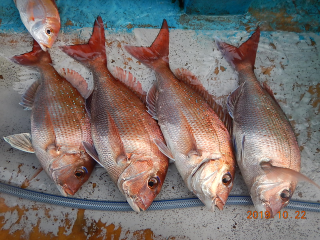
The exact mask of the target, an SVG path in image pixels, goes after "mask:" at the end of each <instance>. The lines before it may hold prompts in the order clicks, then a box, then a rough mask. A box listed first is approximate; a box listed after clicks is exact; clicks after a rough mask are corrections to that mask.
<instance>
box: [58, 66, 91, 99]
mask: <svg viewBox="0 0 320 240" xmlns="http://www.w3.org/2000/svg"><path fill="white" fill-rule="evenodd" d="M60 75H61V76H62V77H64V78H65V79H66V80H67V81H68V82H69V83H70V84H71V85H72V86H73V87H74V88H76V89H77V90H78V91H79V93H80V94H81V96H82V97H83V98H85V99H87V98H88V97H89V96H90V95H91V92H92V90H89V87H88V83H87V81H86V80H85V79H84V78H83V77H82V76H81V75H80V74H79V73H77V72H76V71H74V70H71V69H69V68H67V69H64V68H62V69H61V71H60Z"/></svg>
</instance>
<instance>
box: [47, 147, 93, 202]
mask: <svg viewBox="0 0 320 240" xmlns="http://www.w3.org/2000/svg"><path fill="white" fill-rule="evenodd" d="M51 152H55V153H54V154H51V156H52V155H54V156H53V157H54V159H53V161H52V163H51V164H50V166H49V173H50V175H51V177H52V179H53V181H54V182H55V183H56V185H57V187H58V189H59V191H60V192H61V194H62V195H64V196H68V195H74V194H75V193H76V192H77V191H78V190H79V188H80V187H81V186H82V184H83V183H85V182H86V181H87V180H88V178H89V177H90V175H91V173H92V171H93V169H94V166H95V161H94V160H93V159H92V158H91V157H90V156H89V155H88V154H87V153H86V152H85V151H84V150H80V151H79V150H78V151H74V152H64V153H61V154H59V155H58V156H56V150H52V151H51Z"/></svg>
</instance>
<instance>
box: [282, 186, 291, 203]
mask: <svg viewBox="0 0 320 240" xmlns="http://www.w3.org/2000/svg"><path fill="white" fill-rule="evenodd" d="M280 197H281V199H282V201H283V202H287V201H289V200H290V191H289V190H287V189H285V190H283V191H282V192H281V193H280Z"/></svg>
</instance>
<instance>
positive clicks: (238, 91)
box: [227, 82, 246, 118]
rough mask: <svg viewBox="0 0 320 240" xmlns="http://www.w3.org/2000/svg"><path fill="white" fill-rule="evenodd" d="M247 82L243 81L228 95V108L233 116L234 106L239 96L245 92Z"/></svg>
mask: <svg viewBox="0 0 320 240" xmlns="http://www.w3.org/2000/svg"><path fill="white" fill-rule="evenodd" d="M245 83H246V82H243V83H242V84H241V85H240V86H239V87H238V88H237V89H236V90H234V91H233V92H232V93H231V94H230V95H229V97H228V100H227V108H228V111H229V114H230V116H231V117H232V118H233V112H234V107H235V105H236V104H237V101H238V99H239V97H240V96H241V94H242V92H243V87H244V85H245Z"/></svg>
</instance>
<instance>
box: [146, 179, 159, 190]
mask: <svg viewBox="0 0 320 240" xmlns="http://www.w3.org/2000/svg"><path fill="white" fill-rule="evenodd" d="M159 182H160V181H159V178H158V177H152V178H150V179H149V180H148V187H149V188H150V189H154V188H156V187H157V186H158V184H159Z"/></svg>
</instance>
